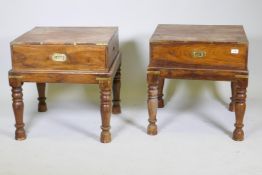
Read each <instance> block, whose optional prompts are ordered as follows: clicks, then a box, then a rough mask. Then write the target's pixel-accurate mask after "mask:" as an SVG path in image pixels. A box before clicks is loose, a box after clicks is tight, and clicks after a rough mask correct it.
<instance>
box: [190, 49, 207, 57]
mask: <svg viewBox="0 0 262 175" xmlns="http://www.w3.org/2000/svg"><path fill="white" fill-rule="evenodd" d="M205 56H206V52H205V51H193V52H192V57H194V58H204V57H205Z"/></svg>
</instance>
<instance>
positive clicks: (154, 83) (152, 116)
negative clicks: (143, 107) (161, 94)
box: [147, 71, 159, 135]
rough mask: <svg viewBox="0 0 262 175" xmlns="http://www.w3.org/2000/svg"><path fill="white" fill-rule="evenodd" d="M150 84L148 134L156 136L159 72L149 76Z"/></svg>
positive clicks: (148, 81) (151, 73)
mask: <svg viewBox="0 0 262 175" xmlns="http://www.w3.org/2000/svg"><path fill="white" fill-rule="evenodd" d="M147 83H148V100H147V105H148V114H149V119H148V121H149V125H148V127H147V134H149V135H156V134H157V125H156V121H157V119H156V114H157V107H158V96H157V95H158V92H157V91H158V83H159V72H158V71H156V72H150V73H148V74H147Z"/></svg>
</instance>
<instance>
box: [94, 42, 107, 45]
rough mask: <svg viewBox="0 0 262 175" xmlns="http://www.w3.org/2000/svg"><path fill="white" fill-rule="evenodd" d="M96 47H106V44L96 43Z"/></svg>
mask: <svg viewBox="0 0 262 175" xmlns="http://www.w3.org/2000/svg"><path fill="white" fill-rule="evenodd" d="M96 45H97V46H107V43H102V42H101V43H96Z"/></svg>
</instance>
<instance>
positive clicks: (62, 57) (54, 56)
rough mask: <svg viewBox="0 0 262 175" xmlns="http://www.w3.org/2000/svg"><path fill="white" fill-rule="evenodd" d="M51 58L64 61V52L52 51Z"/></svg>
mask: <svg viewBox="0 0 262 175" xmlns="http://www.w3.org/2000/svg"><path fill="white" fill-rule="evenodd" d="M51 58H52V60H53V61H56V62H65V61H66V60H67V56H66V54H63V53H54V54H53V55H52V57H51Z"/></svg>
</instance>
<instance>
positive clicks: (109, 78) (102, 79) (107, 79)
mask: <svg viewBox="0 0 262 175" xmlns="http://www.w3.org/2000/svg"><path fill="white" fill-rule="evenodd" d="M96 80H97V81H111V80H112V78H111V77H97V78H96Z"/></svg>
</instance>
